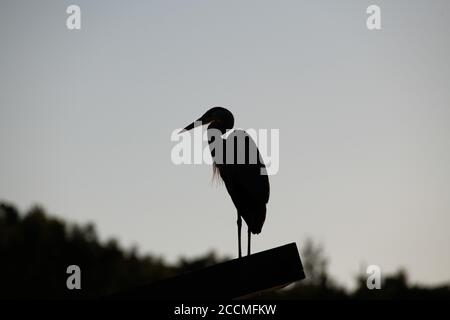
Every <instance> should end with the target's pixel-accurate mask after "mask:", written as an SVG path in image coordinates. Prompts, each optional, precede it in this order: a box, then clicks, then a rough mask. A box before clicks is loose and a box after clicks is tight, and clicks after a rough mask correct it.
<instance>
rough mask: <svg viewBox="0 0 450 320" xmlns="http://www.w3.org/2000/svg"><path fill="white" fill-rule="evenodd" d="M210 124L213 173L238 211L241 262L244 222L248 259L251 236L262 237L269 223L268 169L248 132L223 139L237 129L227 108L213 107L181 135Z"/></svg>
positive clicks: (236, 132) (208, 133)
mask: <svg viewBox="0 0 450 320" xmlns="http://www.w3.org/2000/svg"><path fill="white" fill-rule="evenodd" d="M208 123H209V126H208V130H207V135H208V143H209V147H210V151H211V156H212V159H213V169H214V173H217V170H218V171H219V174H220V177H221V178H222V180H223V181H224V183H225V186H226V188H227V191H228V193H229V194H230V196H231V199H232V200H233V203H234V205H235V206H236V209H237V216H238V218H237V226H238V247H239V249H238V250H239V258H240V257H242V249H241V227H242V218H243V219H244V221H245V222H246V224H247V227H248V247H247V254H248V255H250V241H251V234H252V233H253V234H258V233H260V232H261V229H262V227H263V224H264V221H265V219H266V204H267V202H268V201H269V189H270V187H269V179H268V176H267V174H266V166H265V165H264V161H263V160H262V158H261V155H260V153H259V150H258V148H257V147H256V144H255V142H254V141H253V139H252V138H251V137H250V135H248V134H247V133H246V132H245V131H243V130H234V131H233V132H231V133H230V134H229V135H228V136H227V137H226V138H223V137H222V135H224V134H225V133H226V132H227V131H229V130H231V129H232V128H233V126H234V117H233V114H232V113H231V112H230V111H229V110H227V109H225V108H222V107H214V108H212V109H210V110H208V111H207V112H206V113H205V114H204V115H203V116H201V117H200V118H199V119H198V120H196V121H195V122H193V123H191V124H190V125H188V126H187V127H186V128H184V129H183V130H181V132H185V131H187V130H191V129H193V128H194V127H197V126H200V125H205V124H208ZM181 132H180V133H181Z"/></svg>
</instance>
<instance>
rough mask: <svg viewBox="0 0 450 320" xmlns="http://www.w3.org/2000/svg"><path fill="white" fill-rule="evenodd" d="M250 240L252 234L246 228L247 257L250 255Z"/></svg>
mask: <svg viewBox="0 0 450 320" xmlns="http://www.w3.org/2000/svg"><path fill="white" fill-rule="evenodd" d="M251 238H252V233H251V232H250V228H248V245H247V255H248V256H249V255H250V242H251Z"/></svg>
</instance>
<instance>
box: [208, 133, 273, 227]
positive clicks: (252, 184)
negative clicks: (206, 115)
mask: <svg viewBox="0 0 450 320" xmlns="http://www.w3.org/2000/svg"><path fill="white" fill-rule="evenodd" d="M235 138H236V141H239V139H243V141H247V142H248V144H253V145H254V147H255V150H256V152H257V159H258V160H257V163H254V164H251V163H249V160H248V159H247V157H246V159H245V160H246V161H245V163H243V164H239V163H237V154H238V152H236V151H237V149H238V148H237V143H236V142H235V143H234V156H235V157H234V163H232V164H228V163H224V164H214V165H215V166H216V167H217V169H218V170H219V173H220V177H221V178H222V180H223V182H224V183H225V186H226V188H227V191H228V193H229V194H230V196H231V199H232V200H233V203H234V206H235V207H236V209H237V211H238V214H239V215H241V216H242V218H243V219H244V221H245V223H246V224H247V226H248V227H249V229H250V231H251V232H252V233H253V234H258V233H260V232H261V229H262V227H263V224H264V221H265V219H266V204H267V202H268V201H269V193H270V187H269V178H268V177H267V175H265V174H261V172H262V170H265V165H264V162H263V161H262V159H261V155H260V154H259V151H258V149H257V148H256V145H255V142H254V141H253V139H252V138H251V137H250V136H249V135H248V133H247V132H245V131H243V130H235V131H233V132H232V133H231V134H230V135H229V136H228V137H227V138H226V139H224V140H226V141H225V142H224V144H223V145H224V146H225V145H226V144H227V142H228V141H229V140H230V139H235ZM251 149H252V147H250V146H246V147H245V154H246V155H248V154H249V150H251ZM224 155H225V157H226V150H225V151H224Z"/></svg>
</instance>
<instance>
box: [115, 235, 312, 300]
mask: <svg viewBox="0 0 450 320" xmlns="http://www.w3.org/2000/svg"><path fill="white" fill-rule="evenodd" d="M304 278H305V274H304V272H303V266H302V262H301V259H300V255H299V252H298V249H297V245H296V244H295V243H290V244H287V245H284V246H281V247H277V248H273V249H270V250H267V251H263V252H259V253H255V254H252V255H250V256H248V257H243V258H241V259H234V260H230V261H227V262H224V263H220V264H217V265H214V266H211V267H208V268H204V269H202V270H198V271H194V272H190V273H186V274H183V275H180V276H177V277H173V278H169V279H165V280H162V281H159V282H156V283H153V284H149V285H146V286H142V287H139V288H136V289H134V290H131V291H128V292H123V293H119V294H115V295H112V296H109V297H108V298H112V299H158V300H168V299H170V300H174V299H182V300H183V301H186V300H199V299H201V300H215V299H235V298H239V297H242V296H246V295H250V294H252V293H255V292H258V291H263V290H268V289H270V288H275V287H282V286H285V285H288V284H289V283H292V282H294V281H298V280H302V279H304Z"/></svg>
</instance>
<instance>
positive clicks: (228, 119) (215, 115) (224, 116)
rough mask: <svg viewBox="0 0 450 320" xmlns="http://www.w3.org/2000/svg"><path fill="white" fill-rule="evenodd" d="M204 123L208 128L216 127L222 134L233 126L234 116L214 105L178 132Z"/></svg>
mask: <svg viewBox="0 0 450 320" xmlns="http://www.w3.org/2000/svg"><path fill="white" fill-rule="evenodd" d="M205 124H209V126H208V129H218V130H220V132H222V134H224V133H225V132H227V131H228V130H230V129H232V128H233V126H234V117H233V114H232V113H231V112H230V111H229V110H227V109H225V108H222V107H214V108H211V109H209V110H208V111H206V112H205V114H204V115H202V116H201V117H200V118H198V119H197V120H195V121H194V122H192V123H191V124H190V125H188V126H187V127H186V128H184V129H183V130H181V131H180V133H182V132H186V131H189V130H191V129H193V128H195V127H198V126H202V125H205Z"/></svg>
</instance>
